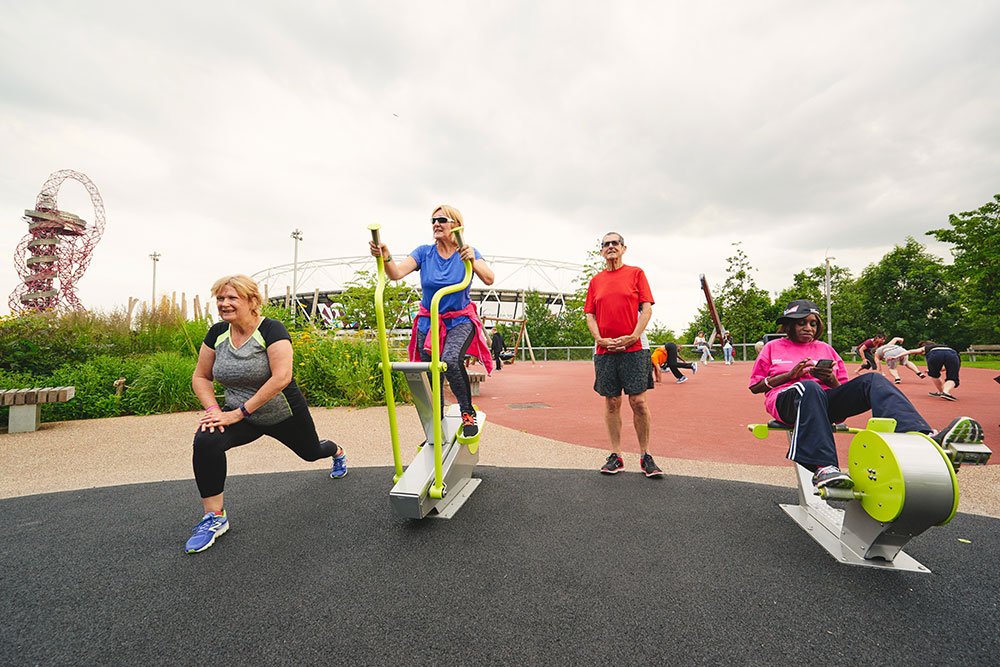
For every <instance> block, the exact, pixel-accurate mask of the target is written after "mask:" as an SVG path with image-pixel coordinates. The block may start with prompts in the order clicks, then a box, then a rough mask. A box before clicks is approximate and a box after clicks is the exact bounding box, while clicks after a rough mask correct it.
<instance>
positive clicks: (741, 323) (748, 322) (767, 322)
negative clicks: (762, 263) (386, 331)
mask: <svg viewBox="0 0 1000 667" xmlns="http://www.w3.org/2000/svg"><path fill="white" fill-rule="evenodd" d="M732 245H733V247H734V248H735V249H736V252H735V254H734V255H732V256H731V257H727V258H726V262H727V266H726V280H725V282H724V283H723V284H722V289H720V290H718V297H717V298H716V308H718V310H719V318H720V319H721V320H722V326H724V327H725V328H726V329H728V330H729V332H730V333H732V335H733V342H734V343H748V342H749V343H752V342H754V341H756V340H757V339H758V338H760V337H761V336H762V335H763V334H765V333H767V332H768V331H771V330H772V329H773V328H774V325H773V321H774V317H773V314H772V310H773V304H772V303H771V298H770V297H769V296H768V294H767V291H766V290H763V289H761V288H760V287H758V286H757V282H756V281H755V280H754V277H753V274H754V272H755V271H756V270H757V269H755V268H753V266H751V264H750V259H749V258H748V257H747V255H746V253H745V252H743V246H742V243H741V242H739V241H737V242H736V243H733V244H732ZM706 311H707V308H706ZM706 314H707V313H706ZM712 328H714V326H713V325H711V324H709V326H708V328H706V329H705V331H710V330H711V329H712Z"/></svg>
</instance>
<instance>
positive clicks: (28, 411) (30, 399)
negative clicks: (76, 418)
mask: <svg viewBox="0 0 1000 667" xmlns="http://www.w3.org/2000/svg"><path fill="white" fill-rule="evenodd" d="M75 395H76V387H44V388H41V389H37V388H36V389H0V405H5V406H10V416H9V418H8V420H7V432H8V433H28V432H29V431H37V430H38V425H39V424H40V423H41V408H40V406H41V404H42V403H65V402H66V401H68V400H69V399H71V398H73V397H74V396H75Z"/></svg>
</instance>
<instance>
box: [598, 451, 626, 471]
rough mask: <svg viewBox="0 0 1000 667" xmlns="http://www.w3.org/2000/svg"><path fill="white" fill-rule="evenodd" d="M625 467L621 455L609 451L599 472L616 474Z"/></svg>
mask: <svg viewBox="0 0 1000 667" xmlns="http://www.w3.org/2000/svg"><path fill="white" fill-rule="evenodd" d="M624 467H625V462H624V461H622V457H620V456H618V454H616V453H615V452H611V455H610V456H608V460H607V461H606V462H605V463H604V465H603V466H601V472H603V473H604V474H605V475H617V474H618V473H620V472H621V471H622V468H624Z"/></svg>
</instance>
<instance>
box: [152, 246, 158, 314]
mask: <svg viewBox="0 0 1000 667" xmlns="http://www.w3.org/2000/svg"><path fill="white" fill-rule="evenodd" d="M149 258H150V259H151V260H153V294H152V298H151V299H150V300H149V309H150V310H155V309H156V263H157V262H159V261H160V253H158V252H156V251H155V250H154V251H153V254H152V255H150V256H149Z"/></svg>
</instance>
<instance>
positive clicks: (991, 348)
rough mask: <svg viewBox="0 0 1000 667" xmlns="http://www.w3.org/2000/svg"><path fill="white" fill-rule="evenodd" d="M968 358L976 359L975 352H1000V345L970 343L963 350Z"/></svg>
mask: <svg viewBox="0 0 1000 667" xmlns="http://www.w3.org/2000/svg"><path fill="white" fill-rule="evenodd" d="M965 352H966V353H967V354H968V355H969V359H971V360H972V361H975V360H976V354H1000V345H970V346H969V349H968V350H966V351H965Z"/></svg>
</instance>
